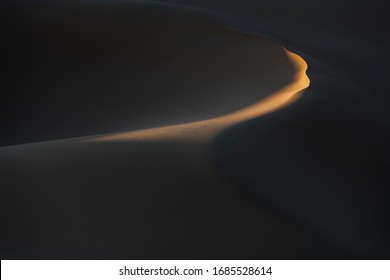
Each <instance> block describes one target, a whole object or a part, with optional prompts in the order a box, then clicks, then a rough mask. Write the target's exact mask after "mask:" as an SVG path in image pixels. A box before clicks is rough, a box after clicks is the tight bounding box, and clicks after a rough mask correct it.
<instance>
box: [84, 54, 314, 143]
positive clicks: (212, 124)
mask: <svg viewBox="0 0 390 280" xmlns="http://www.w3.org/2000/svg"><path fill="white" fill-rule="evenodd" d="M284 51H285V53H286V55H287V57H288V58H289V59H290V60H291V63H292V64H293V65H294V67H295V68H296V73H295V76H294V78H293V79H292V81H291V82H290V83H289V84H288V85H287V86H285V87H283V88H282V89H281V90H278V91H276V92H274V93H273V94H271V95H269V96H267V97H266V98H264V99H262V100H260V101H259V102H256V103H254V104H252V105H250V106H247V107H246V108H243V109H240V110H238V111H236V112H233V113H230V114H226V115H223V116H220V117H215V118H210V119H207V120H202V121H196V122H189V123H183V124H179V125H172V126H163V127H157V128H151V129H141V130H136V131H129V132H122V133H113V134H108V135H104V136H98V137H94V138H92V139H89V140H87V141H101V142H109V141H142V140H147V141H153V140H159V141H160V140H175V139H177V140H186V141H207V140H210V139H212V138H214V137H215V136H216V135H218V133H220V132H221V131H223V130H224V129H226V128H228V127H231V126H233V125H236V124H238V123H241V122H244V121H247V120H250V119H253V118H256V117H260V116H262V115H265V114H268V113H271V112H274V111H276V110H278V109H281V108H283V107H285V106H287V105H289V104H291V103H292V102H294V101H296V100H297V99H298V98H300V96H301V95H302V93H303V90H304V89H305V88H307V87H308V86H309V84H310V80H309V78H308V77H307V75H306V70H307V64H306V62H305V61H304V60H303V59H302V58H301V57H300V56H298V55H296V54H294V53H292V52H290V51H288V50H286V49H284ZM260 90H261V89H260ZM240 94H242V93H240Z"/></svg>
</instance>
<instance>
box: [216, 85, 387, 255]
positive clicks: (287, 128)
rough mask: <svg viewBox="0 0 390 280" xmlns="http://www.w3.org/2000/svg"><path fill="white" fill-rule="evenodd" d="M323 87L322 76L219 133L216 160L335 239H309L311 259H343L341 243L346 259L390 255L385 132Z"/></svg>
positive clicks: (278, 209) (283, 210) (280, 208)
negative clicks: (292, 97) (298, 94)
mask: <svg viewBox="0 0 390 280" xmlns="http://www.w3.org/2000/svg"><path fill="white" fill-rule="evenodd" d="M326 82H327V84H328V85H329V81H326ZM340 88H343V90H344V91H343V94H347V90H348V89H347V88H346V87H343V85H342V83H338V84H337V83H335V84H334V87H331V89H330V90H333V91H336V92H337V89H340ZM328 90H329V88H328V89H327V87H326V86H325V85H323V84H321V81H320V79H319V80H317V83H316V84H315V85H314V86H312V87H310V88H309V89H308V90H307V91H306V93H305V95H304V97H303V98H302V99H301V100H299V102H297V103H294V104H293V105H291V106H289V107H287V108H285V109H282V110H281V111H278V112H275V113H272V114H269V115H266V116H264V117H262V118H258V119H254V120H251V121H248V122H246V123H243V124H240V125H237V126H235V127H232V128H230V129H228V130H226V131H224V132H223V133H221V134H220V135H219V137H218V139H217V141H216V142H215V143H214V152H215V153H214V155H215V162H216V165H217V166H218V168H219V170H220V171H221V172H222V173H223V174H224V175H225V177H226V179H227V180H229V181H231V182H232V183H233V182H235V185H236V186H237V187H239V188H243V191H244V192H246V193H247V195H248V196H255V197H256V198H257V199H258V202H259V203H261V204H262V205H267V206H268V209H272V211H274V212H275V213H279V214H280V215H282V216H283V217H285V218H286V219H289V220H291V222H292V223H296V224H300V225H302V227H303V228H309V229H312V230H314V231H317V232H321V233H322V234H323V236H325V237H326V239H325V240H329V241H332V242H330V243H328V244H327V246H326V248H319V247H318V244H319V243H318V241H315V242H313V243H312V244H311V246H310V250H309V251H311V252H312V253H313V252H314V255H315V256H316V257H315V258H318V256H321V254H322V253H324V254H328V258H330V259H338V258H342V257H341V255H340V251H339V250H340V249H339V248H340V247H339V246H340V245H341V246H342V248H344V253H347V255H348V254H350V257H349V258H351V256H354V257H352V258H363V259H371V258H374V259H381V258H384V259H388V258H389V252H390V241H389V238H388V236H389V235H390V228H389V224H388V222H387V220H388V217H389V215H390V206H389V204H388V201H389V199H390V189H389V186H390V173H389V171H390V170H389V166H390V151H389V147H388V143H389V142H390V133H389V131H388V129H387V127H386V126H384V124H383V123H382V122H379V121H375V120H374V119H372V118H369V117H367V116H365V115H363V114H359V113H357V112H354V111H352V110H348V109H346V108H345V107H343V106H340V105H338V104H337V103H334V102H332V101H331V99H329V98H327V96H329V92H328ZM353 93H354V91H353V89H352V90H351V89H350V90H349V91H348V94H353ZM308 236H309V237H310V236H312V235H311V234H309V235H308ZM315 252H316V253H317V254H316V253H315ZM326 252H327V253H326ZM348 252H349V253H348Z"/></svg>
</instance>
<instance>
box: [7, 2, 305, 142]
mask: <svg viewBox="0 0 390 280" xmlns="http://www.w3.org/2000/svg"><path fill="white" fill-rule="evenodd" d="M141 2H142V1H141ZM141 2H138V3H137V1H135V2H131V3H127V4H125V3H122V4H120V3H116V4H113V5H110V4H108V3H100V4H96V5H87V4H86V5H83V4H82V3H79V4H76V3H74V4H69V5H67V4H64V3H63V4H58V5H56V4H53V6H51V5H46V6H44V7H41V8H39V5H38V6H37V7H38V8H36V9H34V6H32V7H31V9H26V10H22V11H19V10H16V11H14V12H12V11H10V12H8V14H7V15H4V17H2V20H4V21H5V23H4V24H3V26H9V27H8V28H7V30H5V35H4V36H5V39H4V40H5V41H7V42H9V43H8V44H7V45H6V46H5V47H6V50H5V51H4V52H5V53H7V54H8V55H7V57H8V58H9V59H7V60H6V61H5V64H6V67H7V68H9V69H11V70H10V72H9V74H10V77H5V78H4V79H3V80H2V84H1V90H2V91H4V92H6V93H7V94H8V95H9V96H12V97H13V98H10V99H9V100H7V103H6V104H3V105H4V109H3V110H2V112H1V113H2V114H4V118H2V124H4V125H5V126H6V127H12V128H13V129H12V130H10V131H9V133H8V134H7V135H5V136H4V137H2V138H1V139H0V145H2V146H6V145H15V144H24V143H32V142H39V141H47V140H56V139H64V138H70V137H82V136H89V135H97V134H107V133H117V132H128V131H136V130H140V129H149V128H157V127H158V128H163V129H157V130H154V132H153V133H152V134H153V135H154V136H153V135H150V136H147V138H148V139H152V138H153V139H163V138H164V139H169V138H172V137H173V138H175V137H176V136H175V135H178V136H179V135H182V136H181V137H184V138H186V137H187V138H188V137H190V138H192V139H195V138H203V139H204V138H205V137H206V135H211V134H213V133H215V132H216V131H217V130H220V129H221V128H222V127H225V126H226V125H228V124H232V121H233V119H235V120H236V121H237V120H239V119H240V120H242V118H246V117H245V116H244V115H241V116H237V115H235V116H234V117H233V118H230V119H227V118H224V119H219V117H221V116H225V115H229V114H232V113H234V112H237V111H239V110H241V109H243V108H247V107H249V106H252V105H253V104H255V103H257V102H259V101H261V100H264V99H265V98H267V97H269V96H271V95H272V94H274V93H276V92H279V91H280V90H282V89H286V87H289V88H288V89H287V91H290V89H292V91H295V90H298V88H303V87H304V86H295V85H297V84H298V83H296V81H297V79H301V78H304V77H300V76H303V72H304V71H303V68H304V65H300V64H304V63H303V62H302V61H298V60H300V59H299V58H295V57H293V55H291V54H290V53H289V52H287V51H286V50H285V49H283V47H281V46H279V45H277V44H274V43H271V42H268V41H267V40H264V39H261V38H257V37H255V36H248V35H244V34H242V33H239V32H235V31H231V30H229V29H228V28H226V27H224V26H223V25H222V24H220V23H218V22H219V21H218V20H219V19H218V18H217V19H216V18H214V17H212V16H210V15H208V14H206V13H202V12H201V11H196V10H192V9H188V8H187V9H184V8H183V9H179V8H175V7H170V6H167V5H157V4H153V3H150V2H146V3H141ZM292 84H295V85H294V86H292ZM267 107H268V105H267ZM267 110H269V109H267ZM258 113H260V112H258ZM247 117H248V116H247ZM215 118H218V120H216V121H213V122H209V121H208V122H206V123H198V124H194V122H197V121H203V120H209V119H215ZM184 123H191V125H186V126H180V127H178V128H177V127H176V128H173V129H171V128H166V127H167V126H172V125H179V124H184ZM206 126H210V129H206V130H207V131H206V130H205V129H204V127H206ZM190 127H194V128H191V129H190V130H191V131H195V130H197V131H198V130H199V128H200V127H203V128H202V129H201V130H202V131H199V132H196V133H195V132H194V133H192V132H191V133H187V132H186V131H188V129H189V128H190ZM212 131H213V132H212ZM140 133H141V134H140ZM210 133H211V134H210ZM147 134H148V135H149V132H148V133H147ZM184 134H185V135H187V134H191V136H184ZM132 135H133V136H129V135H127V136H125V137H126V138H127V139H128V140H129V139H130V138H132V139H135V138H138V139H144V138H145V134H144V132H137V134H132ZM118 137H119V136H118ZM134 137H135V138H134ZM105 139H106V140H107V138H105ZM110 139H113V138H110Z"/></svg>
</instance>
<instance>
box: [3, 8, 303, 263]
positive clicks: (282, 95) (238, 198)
mask: <svg viewBox="0 0 390 280" xmlns="http://www.w3.org/2000/svg"><path fill="white" fill-rule="evenodd" d="M153 8H155V7H153V6H152V7H149V9H152V11H151V13H152V15H153V14H154V13H156V11H154V10H153ZM139 9H140V8H139V7H138V8H137V10H139ZM99 12H101V11H99ZM143 13H144V16H145V17H146V16H147V15H148V10H143ZM160 13H164V10H162V11H160ZM175 13H178V14H179V15H181V13H184V14H185V15H186V13H187V14H188V15H189V16H191V17H194V14H193V13H189V12H188V11H186V10H184V11H183V10H181V11H175ZM175 13H174V14H175ZM98 14H99V13H98ZM103 14H104V13H103ZM169 15H170V14H169ZM195 15H196V14H195ZM198 17H199V18H197V17H196V16H195V19H196V20H194V19H191V20H190V22H189V21H188V20H187V21H183V19H182V17H180V20H178V22H177V23H176V24H174V23H172V22H171V21H172V19H170V20H169V21H165V17H162V19H159V24H160V25H159V28H161V29H164V28H163V26H164V25H165V26H166V27H167V28H168V27H170V28H171V29H173V28H177V29H175V30H171V31H170V32H172V33H176V35H177V36H179V35H181V36H182V37H181V39H182V40H185V42H186V43H188V42H193V43H191V44H190V46H181V48H182V49H180V52H179V53H175V55H174V56H173V57H171V58H170V59H169V60H167V61H164V60H162V61H161V60H159V61H156V62H153V63H152V62H150V67H151V69H152V70H151V71H155V73H154V74H153V73H152V74H150V73H149V72H147V71H145V72H141V73H136V75H137V79H140V80H144V81H146V82H148V83H150V84H153V83H157V84H159V85H160V86H161V87H162V86H164V87H165V88H164V90H163V89H162V88H160V87H156V86H155V85H154V86H153V87H150V86H149V85H148V84H145V85H144V86H142V87H141V88H139V87H138V86H139V85H138V84H137V83H136V79H135V78H133V79H132V77H131V75H132V73H131V72H129V73H128V75H129V83H130V82H132V83H133V84H132V85H133V86H134V89H133V91H130V92H128V93H127V94H128V95H129V96H128V99H127V100H126V101H127V102H128V104H129V108H127V110H128V111H129V114H130V115H129V116H133V115H134V112H132V111H131V109H132V108H135V107H138V106H140V107H141V108H140V110H139V111H140V112H142V111H143V110H144V108H142V104H147V106H146V107H145V110H146V111H148V113H149V114H151V117H152V118H151V119H154V120H155V123H154V126H156V124H157V125H158V124H159V122H161V118H164V117H165V118H166V119H168V118H170V119H173V117H174V122H175V123H179V124H178V125H173V126H166V127H158V128H152V129H146V130H133V131H131V132H124V133H119V134H108V135H103V136H91V137H83V138H73V139H65V140H57V141H48V142H40V143H33V144H23V145H16V146H8V147H2V148H1V149H0V168H1V177H0V181H1V186H2V187H1V191H2V195H1V203H0V205H1V207H2V209H1V210H2V211H1V212H2V213H4V214H2V215H3V216H2V217H3V221H4V226H5V228H7V230H5V231H2V238H1V244H0V249H1V254H2V257H4V258H6V257H11V258H14V257H15V258H128V259H132V258H136V259H142V258H157V259H160V258H203V257H205V258H226V257H229V258H241V257H243V258H269V257H272V258H280V257H283V258H292V257H296V256H297V255H300V254H302V253H301V252H300V249H299V248H300V247H301V245H300V244H301V242H302V240H301V237H300V236H301V234H300V232H301V229H299V228H297V227H295V226H294V225H291V224H289V223H288V222H286V221H283V220H282V219H280V218H278V217H277V216H275V215H273V214H272V213H269V212H268V211H267V210H266V209H263V207H262V206H261V205H256V203H255V202H254V201H252V200H251V199H250V198H246V197H245V195H243V194H241V193H240V191H239V190H237V189H235V188H234V187H233V186H232V185H231V184H230V183H229V182H228V181H226V180H224V178H223V177H222V176H221V175H220V174H219V172H218V170H216V168H215V165H214V155H213V152H212V149H211V147H212V145H213V140H214V139H215V137H216V136H217V135H218V134H219V133H220V132H222V131H223V130H225V129H227V128H228V127H231V126H233V125H236V124H238V123H240V122H244V121H247V120H249V119H252V118H255V117H259V116H262V115H264V114H267V113H270V112H274V111H276V110H278V109H280V108H282V107H284V106H287V105H289V104H290V103H291V102H293V101H295V100H296V99H297V98H299V97H300V96H301V94H302V90H304V89H305V88H306V87H307V86H308V84H309V79H308V77H307V76H306V73H305V71H306V68H307V65H306V63H305V62H304V60H303V59H301V58H300V57H299V56H297V55H295V54H293V53H291V52H289V51H287V50H286V49H284V48H283V47H282V46H279V45H277V44H274V43H270V42H268V41H266V40H264V39H261V38H257V37H255V36H248V35H243V34H240V33H237V32H232V31H229V30H228V29H224V28H222V26H219V27H213V25H211V24H210V20H209V19H207V18H205V17H204V16H201V15H199V16H198ZM206 19H207V20H206ZM145 20H148V17H146V19H145ZM183 22H184V23H186V24H188V28H186V29H183V30H184V31H185V32H186V33H185V36H184V35H183V33H181V29H180V28H183ZM205 24H207V25H208V28H205V27H204V25H205ZM161 25H163V26H161ZM176 26H178V27H176ZM210 26H211V27H210ZM179 27H180V28H179ZM141 28H142V27H141ZM190 30H191V31H193V34H188V33H187V32H189V31H190ZM143 31H144V32H146V31H148V29H147V28H146V30H143ZM168 33H169V32H168ZM143 36H145V35H143ZM147 36H149V37H151V36H157V39H153V38H148V40H149V41H148V42H147V44H146V45H148V44H149V42H154V41H156V40H157V41H158V38H159V37H158V36H160V33H159V32H155V33H153V32H150V33H149V34H147ZM183 36H184V37H183ZM192 37H196V39H193V38H192ZM173 39H174V40H175V42H180V40H179V39H178V38H177V37H174V38H173ZM164 40H167V38H164ZM165 44H168V45H169V44H171V43H165ZM193 44H194V45H193ZM155 48H157V49H158V48H159V46H156V47H155ZM153 50H154V49H153ZM147 54H148V53H147ZM114 55H115V54H114ZM129 55H138V54H133V53H131V54H129ZM141 61H142V60H141ZM154 63H156V64H157V65H154ZM114 66H115V65H114ZM57 68H58V70H56V71H62V69H61V68H59V67H57ZM57 68H55V69H57ZM125 70H128V69H125ZM116 71H117V72H116V74H118V71H119V70H118V69H117V70H116ZM120 74H121V77H126V79H127V76H126V75H125V74H126V71H123V73H122V72H120ZM142 74H143V75H146V76H145V77H144V76H142ZM159 76H161V77H159ZM42 78H43V77H42ZM109 78H110V76H108V77H107V79H109ZM97 82H98V83H99V82H100V81H97ZM121 82H122V83H124V81H121ZM74 83H75V86H76V89H77V85H78V84H77V83H76V82H74ZM165 83H168V84H167V85H166V84H165ZM102 84H104V82H103V83H102ZM167 87H168V88H167ZM136 90H138V91H139V92H136V93H134V91H136ZM168 90H170V92H167V91H168ZM156 91H157V92H156ZM165 93H167V95H166V96H164V95H165ZM160 95H163V96H164V98H166V100H165V101H164V102H163V103H161V102H159V101H158V100H159V99H161V98H160V97H159V96H160ZM43 96H44V94H42V93H41V97H43ZM154 97H156V100H155V99H154ZM109 98H110V99H114V100H116V98H117V97H116V93H115V92H113V91H111V92H110V97H109ZM168 98H169V99H168ZM188 100H191V102H190V103H188ZM73 102H77V100H74V101H73ZM92 102H93V99H92ZM108 102H110V100H108ZM136 102H139V105H138V104H134V103H136ZM146 102H147V103H146ZM165 104H169V105H167V106H165ZM84 105H85V107H84V108H85V110H86V111H85V113H86V114H87V113H88V106H89V105H90V104H84ZM196 105H197V106H196ZM31 106H32V110H36V107H34V104H32V105H31ZM106 106H107V107H106V108H102V110H101V111H99V112H98V114H103V115H104V117H105V118H107V119H109V120H110V121H111V123H114V122H115V121H117V122H118V123H122V122H123V119H120V118H119V119H118V116H117V115H115V109H116V108H114V110H110V107H109V106H108V105H106ZM120 108H125V106H124V105H123V104H118V109H120ZM176 108H177V110H176ZM171 110H174V112H173V113H172V112H171ZM159 113H161V115H159ZM179 113H180V114H181V115H180V114H179ZM92 114H93V111H92ZM112 114H113V115H112ZM141 116H142V114H141ZM47 118H50V115H49V114H48V115H47ZM101 118H102V117H101ZM140 119H141V122H142V118H141V117H139V118H137V119H136V120H140ZM197 119H201V120H199V121H192V122H187V121H188V120H197ZM202 119H203V120H202ZM286 121H287V120H286ZM133 123H134V120H133ZM180 123H181V124H180ZM35 125H36V124H35ZM39 125H40V126H43V127H45V126H46V128H49V127H50V123H47V122H46V123H45V122H43V123H40V124H39ZM68 125H73V124H72V123H68ZM74 125H78V124H77V123H75V124H74ZM152 126H153V123H152ZM49 134H50V131H49ZM37 135H38V134H37ZM38 136H39V135H38ZM69 136H73V135H72V134H70V135H69ZM23 229H25V230H23ZM21 231H23V232H25V233H23V234H22V233H21ZM286 232H288V233H289V234H288V236H287V237H286V236H284V235H285V233H286ZM275 238H276V239H277V240H278V245H276V246H275V244H272V243H269V242H267V240H268V239H275Z"/></svg>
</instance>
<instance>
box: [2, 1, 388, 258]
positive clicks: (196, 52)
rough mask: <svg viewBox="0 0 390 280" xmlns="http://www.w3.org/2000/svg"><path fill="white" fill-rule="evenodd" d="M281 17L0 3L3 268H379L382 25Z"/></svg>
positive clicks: (214, 5)
mask: <svg viewBox="0 0 390 280" xmlns="http://www.w3.org/2000/svg"><path fill="white" fill-rule="evenodd" d="M279 2H280V3H279ZM281 2H282V1H280V0H278V1H242V3H241V2H240V3H241V4H237V2H234V1H231V2H230V1H229V2H227V1H189V0H188V1H177V2H175V1H128V2H127V1H119V2H118V3H116V4H113V3H111V4H107V3H106V2H104V1H100V2H99V3H98V2H94V3H90V2H72V4H64V3H62V4H60V3H57V4H48V3H40V4H34V5H32V6H29V4H25V5H21V6H18V7H15V6H13V5H11V4H10V5H7V9H8V10H7V13H4V15H3V17H2V20H3V21H4V23H6V24H3V25H2V26H3V27H4V26H7V28H5V29H4V34H5V35H4V36H5V38H6V39H7V40H6V41H7V42H9V43H8V44H7V45H6V46H5V48H6V51H5V53H7V54H8V59H7V60H6V65H7V67H8V69H9V71H8V73H7V75H6V76H5V77H3V78H2V84H1V88H2V91H3V92H6V93H7V96H8V97H7V98H6V100H5V102H3V104H1V106H3V110H2V112H1V114H2V116H4V117H2V120H1V124H2V126H3V127H4V129H3V132H4V134H2V137H1V139H0V140H1V145H2V147H0V212H1V213H2V214H1V217H2V221H3V227H2V228H3V230H2V231H1V234H0V237H1V238H0V255H1V257H2V258H3V259H4V258H33V259H35V258H44V259H47V258H49V259H50V258H55V259H57V258H76V259H83V258H88V259H91V258H92V259H94V258H98V259H99V258H100V259H102V258H103V259H111V258H114V259H166V258H168V259H180V258H188V259H198V258H200V259H202V258H203V259H213V258H218V259H226V258H231V259H310V258H321V259H322V258H326V259H328V258H330V259H340V258H388V257H389V253H388V252H389V249H390V242H389V240H388V236H389V235H390V230H389V226H388V222H387V220H388V216H389V214H390V206H389V204H388V201H389V198H390V192H389V186H390V174H389V172H390V169H389V166H390V151H389V145H388V143H390V141H389V140H390V134H389V124H390V111H389V104H390V99H389V97H388V95H387V94H385V93H384V91H385V90H386V83H385V82H384V79H383V77H382V76H383V75H384V74H383V71H384V70H382V71H381V67H385V66H383V65H382V64H381V63H383V61H386V58H385V57H386V48H385V46H386V44H387V41H386V40H384V39H383V34H382V33H381V28H380V26H381V25H380V22H373V23H371V24H372V27H375V29H374V30H376V32H372V29H370V30H368V27H366V25H364V23H360V21H359V20H357V21H356V18H359V17H358V16H357V15H356V13H357V12H356V11H360V10H359V9H358V7H357V6H353V5H352V4H351V3H349V2H347V1H344V2H340V3H341V4H339V5H338V6H337V5H336V4H335V3H333V2H330V3H327V4H326V5H325V4H322V3H321V2H319V3H317V5H318V6H316V5H315V6H311V5H310V4H309V5H308V3H306V2H305V1H301V0H299V1H296V2H294V3H295V4H294V5H292V4H291V3H290V2H288V3H290V4H286V3H284V5H281ZM338 3H339V2H338ZM351 5H352V6H351ZM335 6H337V8H338V9H337V13H335V14H334V13H333V11H334V10H332V7H333V8H335ZM348 7H350V8H351V9H349V10H348V9H347V8H348ZM345 11H350V12H349V13H346V12H345ZM329 15H333V18H332V20H330V19H329V18H330V17H329ZM343 16H344V17H343ZM355 17H356V18H355ZM359 24H360V25H359ZM367 26H368V25H367ZM370 27H371V26H370ZM370 31H371V32H370ZM381 36H382V37H381ZM379 58H381V61H382V62H378V61H380V59H379ZM381 75H382V76H381Z"/></svg>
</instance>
